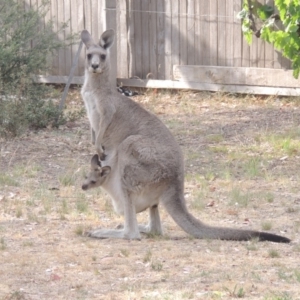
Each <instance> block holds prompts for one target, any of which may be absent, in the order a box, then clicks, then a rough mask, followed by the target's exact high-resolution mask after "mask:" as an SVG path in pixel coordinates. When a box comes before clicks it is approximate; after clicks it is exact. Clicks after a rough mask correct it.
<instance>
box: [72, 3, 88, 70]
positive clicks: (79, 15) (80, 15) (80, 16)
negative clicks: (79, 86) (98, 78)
mask: <svg viewBox="0 0 300 300" xmlns="http://www.w3.org/2000/svg"><path fill="white" fill-rule="evenodd" d="M83 1H84V0H76V2H75V5H74V6H76V8H77V11H76V9H75V10H74V17H75V18H76V21H75V23H74V24H75V29H76V31H75V30H74V31H75V32H79V33H80V32H81V31H82V30H83V29H85V25H84V6H83ZM72 14H73V10H72ZM77 49H78V45H76V47H75V51H77ZM84 61H85V47H83V51H81V53H80V58H79V60H78V67H77V70H78V71H77V72H78V74H76V75H81V76H82V75H83V73H84Z"/></svg>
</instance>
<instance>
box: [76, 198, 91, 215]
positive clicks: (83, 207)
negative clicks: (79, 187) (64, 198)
mask: <svg viewBox="0 0 300 300" xmlns="http://www.w3.org/2000/svg"><path fill="white" fill-rule="evenodd" d="M88 207H89V205H88V203H87V201H85V200H83V199H79V200H77V201H76V209H77V210H78V211H79V212H80V213H86V212H87V211H88Z"/></svg>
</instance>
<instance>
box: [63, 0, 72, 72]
mask: <svg viewBox="0 0 300 300" xmlns="http://www.w3.org/2000/svg"><path fill="white" fill-rule="evenodd" d="M63 2H64V20H65V22H67V24H68V27H67V28H65V30H64V32H63V33H64V39H66V38H67V36H68V35H69V34H70V33H71V27H70V26H71V3H70V0H64V1H63ZM64 52H65V53H64V58H65V61H64V71H63V73H62V75H65V74H68V73H69V72H70V70H71V67H72V47H71V46H69V47H66V48H65V49H64Z"/></svg>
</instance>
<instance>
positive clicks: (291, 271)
mask: <svg viewBox="0 0 300 300" xmlns="http://www.w3.org/2000/svg"><path fill="white" fill-rule="evenodd" d="M143 93H144V94H143V95H140V96H136V97H135V98H134V100H135V101H138V102H140V103H141V104H142V105H143V106H144V107H146V108H147V109H149V110H151V111H153V112H154V113H155V114H157V115H158V116H159V117H160V118H161V119H162V120H163V121H164V122H165V124H166V125H167V126H168V127H169V128H170V130H171V131H172V132H173V133H174V135H175V137H176V138H177V140H178V141H179V143H180V145H181V147H182V149H183V152H184V155H185V163H186V200H187V204H188V207H189V209H190V211H191V212H192V213H193V215H195V216H196V217H197V218H199V219H201V220H202V221H204V222H206V223H209V224H211V225H220V226H233V227H237V228H251V229H257V230H264V231H270V232H274V233H277V234H281V235H284V236H287V237H289V238H291V239H292V240H293V242H292V243H291V244H275V243H271V242H256V241H250V242H234V241H219V240H196V239H193V238H191V237H189V236H188V235H187V234H185V233H184V232H183V231H182V230H181V229H180V228H179V227H178V226H177V225H176V224H175V223H174V222H173V220H172V219H171V218H170V217H169V216H168V215H167V214H166V212H165V211H164V210H163V208H162V220H163V226H164V230H165V235H164V237H153V236H152V237H151V236H143V239H142V240H141V241H125V240H112V239H107V240H97V239H91V238H88V237H85V236H83V235H82V233H83V232H84V231H85V230H87V229H90V228H95V227H115V226H117V225H118V224H120V223H122V217H120V216H117V215H116V214H115V213H114V212H113V210H112V207H111V205H110V200H109V198H108V196H107V195H105V194H104V193H103V192H101V190H94V191H88V192H83V191H82V190H81V182H82V179H83V177H84V174H85V173H86V172H87V171H88V169H89V161H90V158H91V156H92V155H93V153H94V150H93V147H92V146H91V145H90V142H89V138H90V134H89V125H88V120H87V118H86V116H85V114H84V117H82V118H81V119H80V120H76V121H74V122H68V123H67V124H66V125H64V126H62V127H61V128H59V129H58V130H56V129H51V128H49V129H46V130H44V131H39V132H37V133H33V132H28V133H27V134H26V135H24V136H22V137H19V138H16V139H14V140H9V141H4V140H0V143H1V144H0V150H1V156H0V264H1V270H0V299H172V300H174V299H232V298H244V299H274V300H275V299H300V245H299V232H300V221H299V212H300V191H299V182H300V180H299V179H300V178H299V177H300V175H299V174H300V172H299V170H300V142H299V141H300V102H299V99H295V98H294V99H280V98H277V97H269V98H267V97H254V96H234V95H223V94H214V93H193V92H163V91H162V92H157V91H156V90H152V91H143ZM82 107H83V105H82V101H81V99H80V96H79V93H78V91H76V90H73V91H72V92H71V93H70V95H69V98H68V109H69V110H78V109H81V108H82ZM138 218H139V221H141V222H146V221H147V214H146V213H142V214H141V215H140V216H139V217H138Z"/></svg>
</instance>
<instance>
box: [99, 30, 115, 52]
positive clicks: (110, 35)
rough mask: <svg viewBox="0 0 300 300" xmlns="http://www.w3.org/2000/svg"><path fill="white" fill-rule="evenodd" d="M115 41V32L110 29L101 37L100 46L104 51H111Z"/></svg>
mask: <svg viewBox="0 0 300 300" xmlns="http://www.w3.org/2000/svg"><path fill="white" fill-rule="evenodd" d="M114 40H115V31H114V30H113V29H108V30H106V31H104V32H103V33H102V35H101V37H100V40H99V45H100V46H101V47H102V48H104V49H109V48H110V47H111V46H112V44H113V43H114Z"/></svg>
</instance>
